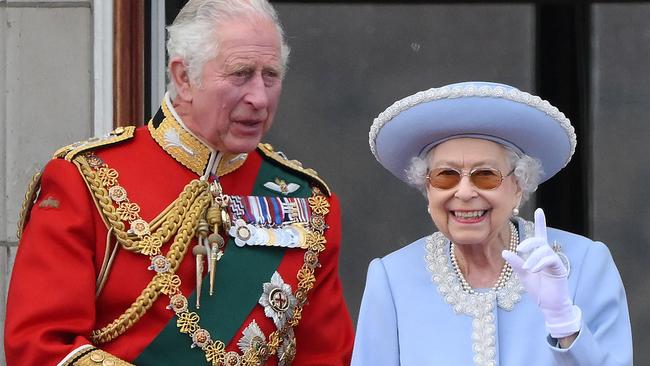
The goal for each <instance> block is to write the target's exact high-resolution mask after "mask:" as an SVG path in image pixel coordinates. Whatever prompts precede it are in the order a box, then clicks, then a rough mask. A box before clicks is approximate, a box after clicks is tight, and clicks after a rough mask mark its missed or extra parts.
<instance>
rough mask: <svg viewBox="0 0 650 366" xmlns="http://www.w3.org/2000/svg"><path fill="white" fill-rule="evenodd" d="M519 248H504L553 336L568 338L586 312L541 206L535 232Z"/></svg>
mask: <svg viewBox="0 0 650 366" xmlns="http://www.w3.org/2000/svg"><path fill="white" fill-rule="evenodd" d="M517 252H518V253H520V254H522V255H526V254H529V255H528V258H527V259H525V260H524V259H523V258H522V257H520V256H519V255H518V254H517V253H514V252H511V251H509V250H504V251H503V252H502V253H501V255H502V256H503V259H505V260H506V261H508V263H509V264H510V266H511V267H512V269H513V270H514V271H515V273H517V275H518V276H519V278H520V279H521V281H522V283H523V285H524V287H525V288H526V291H527V292H528V294H530V296H532V298H533V301H535V303H536V304H537V306H538V307H539V309H540V310H541V311H542V313H543V314H544V319H545V320H546V328H547V329H548V332H549V333H550V335H551V337H553V338H555V339H559V338H564V337H567V336H570V335H572V334H574V333H577V332H578V331H579V330H580V324H581V321H582V312H581V311H580V308H579V307H577V306H575V305H573V301H571V296H570V294H569V281H568V279H567V277H568V275H569V273H568V271H567V269H566V268H565V267H564V264H563V263H562V260H561V259H560V256H559V255H558V254H557V253H555V252H554V251H553V249H552V248H551V246H550V245H549V244H548V240H547V237H546V217H545V216H544V211H543V210H542V209H541V208H538V209H537V210H535V236H533V237H531V238H528V239H526V240H524V241H522V242H521V243H520V244H519V246H517Z"/></svg>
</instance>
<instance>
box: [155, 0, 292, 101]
mask: <svg viewBox="0 0 650 366" xmlns="http://www.w3.org/2000/svg"><path fill="white" fill-rule="evenodd" d="M245 16H248V17H255V16H257V17H263V18H266V19H268V20H270V21H272V22H273V23H274V24H275V26H276V29H277V31H278V34H279V35H280V44H281V46H280V47H281V49H280V57H281V60H282V68H283V71H284V69H286V66H287V61H288V59H289V46H288V45H287V44H286V42H285V39H284V31H283V30H282V26H281V25H280V21H279V20H278V15H277V13H276V12H275V9H274V8H273V6H271V4H269V2H268V1H267V0H190V1H189V2H188V3H187V4H186V5H185V6H184V7H183V9H181V11H180V13H178V16H176V19H174V22H173V23H172V24H171V25H170V26H168V27H167V34H168V38H167V54H168V55H169V59H171V58H172V57H180V58H181V59H183V62H184V63H185V66H186V67H187V69H188V74H189V78H190V81H191V82H193V83H195V84H196V85H199V86H200V81H201V71H202V70H203V66H204V65H205V63H206V62H207V61H209V60H210V59H212V58H214V57H216V56H217V53H218V52H219V38H218V34H217V32H216V29H217V28H218V27H219V26H220V25H221V24H223V23H224V22H226V21H229V20H232V19H235V18H238V17H245ZM283 74H284V73H283ZM167 76H168V80H169V81H168V83H167V90H168V91H169V94H170V96H171V97H172V98H174V97H176V85H175V84H174V81H173V80H172V78H171V75H169V67H168V68H167Z"/></svg>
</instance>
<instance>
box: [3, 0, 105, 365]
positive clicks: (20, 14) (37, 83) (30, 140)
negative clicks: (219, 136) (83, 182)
mask: <svg viewBox="0 0 650 366" xmlns="http://www.w3.org/2000/svg"><path fill="white" fill-rule="evenodd" d="M92 80H93V78H92V17H91V2H90V1H88V0H86V1H13V0H8V1H6V0H3V1H0V91H1V93H0V177H2V178H1V181H0V193H1V195H0V328H1V329H4V314H5V311H4V305H5V301H6V298H5V297H6V291H7V285H8V279H9V277H10V274H11V266H12V263H13V257H14V255H15V251H16V223H17V221H18V212H19V209H20V205H21V204H22V197H23V196H24V195H25V189H26V187H27V182H28V181H29V179H30V178H31V176H32V175H33V174H34V172H35V171H36V170H37V169H39V168H41V167H42V166H43V164H44V163H45V162H47V161H48V160H49V159H50V157H51V156H52V153H53V152H54V151H55V150H56V149H57V148H59V147H61V146H63V145H65V144H68V143H70V142H74V141H78V140H81V139H85V138H87V137H88V136H89V135H90V133H91V130H92V110H91V108H92V105H93V102H92V100H93V99H92V90H93V89H92ZM3 333H4V331H3ZM1 339H2V336H1V335H0V340H1ZM0 365H4V342H0Z"/></svg>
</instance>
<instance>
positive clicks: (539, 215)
mask: <svg viewBox="0 0 650 366" xmlns="http://www.w3.org/2000/svg"><path fill="white" fill-rule="evenodd" d="M535 236H536V237H538V238H543V239H544V241H547V240H548V238H547V236H546V216H545V215H544V210H542V209H541V208H538V209H537V210H535Z"/></svg>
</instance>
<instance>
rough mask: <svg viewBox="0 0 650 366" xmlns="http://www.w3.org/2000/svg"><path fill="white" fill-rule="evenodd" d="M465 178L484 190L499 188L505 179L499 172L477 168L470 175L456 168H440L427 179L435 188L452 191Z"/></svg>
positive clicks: (433, 171) (430, 173) (429, 174)
mask: <svg viewBox="0 0 650 366" xmlns="http://www.w3.org/2000/svg"><path fill="white" fill-rule="evenodd" d="M514 171H515V170H514V169H513V170H512V171H511V172H510V173H508V174H507V175H505V177H507V176H509V175H510V174H512V173H513V172H514ZM463 176H468V177H469V181H470V182H472V184H473V185H474V187H476V188H478V189H484V190H490V189H495V188H497V187H498V186H500V185H501V182H503V178H504V175H503V174H501V172H500V171H499V170H497V169H492V168H475V169H472V170H471V171H470V172H469V173H463V172H461V171H460V170H457V169H454V168H438V169H433V170H431V171H429V173H428V174H427V179H428V180H429V184H430V185H431V187H433V188H437V189H450V188H454V187H456V186H457V185H458V183H460V180H461V178H462V177H463Z"/></svg>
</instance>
